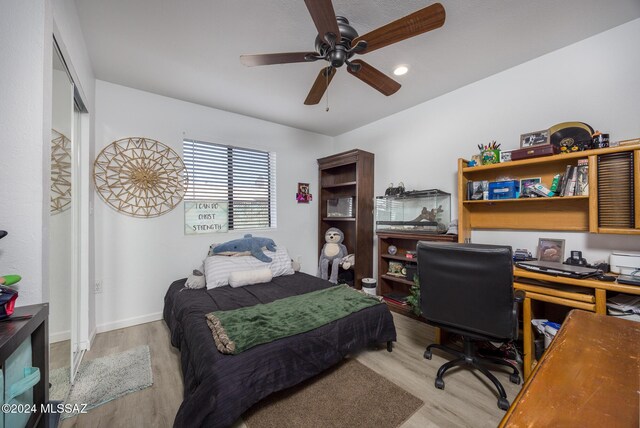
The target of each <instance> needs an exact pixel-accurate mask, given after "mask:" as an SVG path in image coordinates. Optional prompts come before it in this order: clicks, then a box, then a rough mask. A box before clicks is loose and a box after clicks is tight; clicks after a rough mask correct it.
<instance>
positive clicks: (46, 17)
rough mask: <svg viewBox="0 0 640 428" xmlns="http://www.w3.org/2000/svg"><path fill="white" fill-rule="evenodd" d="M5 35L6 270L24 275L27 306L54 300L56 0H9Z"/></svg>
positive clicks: (0, 48) (0, 52)
mask: <svg viewBox="0 0 640 428" xmlns="http://www.w3.org/2000/svg"><path fill="white" fill-rule="evenodd" d="M0 40H2V43H1V44H0V58H1V60H0V201H2V205H3V207H2V209H0V229H3V230H7V231H8V232H9V236H7V237H6V238H4V239H3V240H2V241H0V275H4V274H10V273H11V274H13V273H16V274H20V275H22V278H23V279H22V281H21V282H20V283H19V284H18V285H17V288H18V290H19V291H20V297H19V298H18V301H17V304H18V305H19V306H24V305H29V304H34V303H41V302H43V301H46V300H47V298H48V284H49V278H48V252H49V249H48V244H49V238H48V233H49V232H48V225H49V187H48V185H49V171H50V166H49V164H50V160H49V153H50V150H49V145H50V138H51V99H50V95H49V94H50V92H51V10H50V3H49V1H37V2H33V1H26V2H25V1H22V0H7V1H2V2H1V3H0Z"/></svg>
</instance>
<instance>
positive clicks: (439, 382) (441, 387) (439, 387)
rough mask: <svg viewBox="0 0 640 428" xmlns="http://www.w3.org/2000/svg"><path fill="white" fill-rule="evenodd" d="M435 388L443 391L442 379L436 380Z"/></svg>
mask: <svg viewBox="0 0 640 428" xmlns="http://www.w3.org/2000/svg"><path fill="white" fill-rule="evenodd" d="M436 388H438V389H444V381H443V380H442V379H439V378H438V379H436ZM507 407H509V403H507Z"/></svg>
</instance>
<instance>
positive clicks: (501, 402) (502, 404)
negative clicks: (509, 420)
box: [498, 397, 509, 410]
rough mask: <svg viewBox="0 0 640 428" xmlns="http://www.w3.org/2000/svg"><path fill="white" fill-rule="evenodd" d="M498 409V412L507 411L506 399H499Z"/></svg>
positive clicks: (507, 403)
mask: <svg viewBox="0 0 640 428" xmlns="http://www.w3.org/2000/svg"><path fill="white" fill-rule="evenodd" d="M498 407H499V408H500V410H508V409H509V402H508V401H507V399H506V398H502V397H500V398H499V399H498Z"/></svg>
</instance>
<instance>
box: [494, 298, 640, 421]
mask: <svg viewBox="0 0 640 428" xmlns="http://www.w3.org/2000/svg"><path fill="white" fill-rule="evenodd" d="M639 354H640V323H637V322H634V321H627V320H623V319H619V318H615V317H607V316H603V315H598V314H593V313H589V312H585V311H576V310H573V311H571V312H570V313H569V315H568V316H567V318H566V319H565V322H564V323H563V325H562V328H561V329H560V331H559V332H558V334H557V336H556V338H555V340H554V341H553V342H552V343H551V346H550V347H549V349H547V352H545V354H544V355H543V356H542V358H541V359H540V362H539V363H538V365H537V366H536V367H535V369H534V371H533V374H532V375H531V377H530V378H529V380H528V381H527V382H526V383H525V385H524V386H523V387H522V390H521V391H520V393H519V394H518V396H517V397H516V399H515V400H514V402H513V404H512V405H511V407H510V408H509V410H508V411H507V413H506V414H505V416H504V418H503V419H502V421H501V422H500V427H501V428H503V427H504V428H507V427H508V428H515V427H566V426H576V427H582V426H593V427H637V426H639V425H638V424H639V423H640V420H639V416H638V415H639V414H640V407H639V405H638V390H640V360H639V359H638V355H639Z"/></svg>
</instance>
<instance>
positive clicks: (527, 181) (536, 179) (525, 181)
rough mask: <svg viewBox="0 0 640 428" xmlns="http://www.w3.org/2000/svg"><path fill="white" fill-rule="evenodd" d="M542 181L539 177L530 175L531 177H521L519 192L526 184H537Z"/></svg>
mask: <svg viewBox="0 0 640 428" xmlns="http://www.w3.org/2000/svg"><path fill="white" fill-rule="evenodd" d="M541 181H542V179H541V178H540V177H531V178H523V179H521V180H520V193H522V191H523V190H524V188H525V187H527V186H532V185H534V184H539V183H540V182H541Z"/></svg>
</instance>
